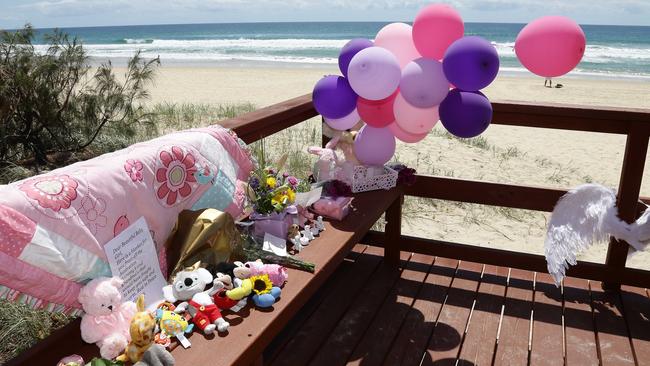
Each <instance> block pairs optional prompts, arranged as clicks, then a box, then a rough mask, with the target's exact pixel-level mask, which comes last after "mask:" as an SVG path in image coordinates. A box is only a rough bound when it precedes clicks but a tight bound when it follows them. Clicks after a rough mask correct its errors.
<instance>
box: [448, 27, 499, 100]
mask: <svg viewBox="0 0 650 366" xmlns="http://www.w3.org/2000/svg"><path fill="white" fill-rule="evenodd" d="M442 69H443V70H444V72H445V76H446V77H447V80H449V82H450V83H452V84H453V85H455V86H456V87H457V88H458V89H461V90H465V91H478V90H480V89H483V88H485V87H486V86H488V85H490V83H491V82H492V81H493V80H494V78H496V77H497V73H498V72H499V54H498V53H497V50H496V49H495V48H494V46H492V44H490V42H489V41H486V40H485V39H483V38H481V37H477V36H469V37H463V38H461V39H459V40H457V41H456V42H454V43H452V44H451V46H449V48H448V49H447V51H446V52H445V57H444V58H443V60H442Z"/></svg>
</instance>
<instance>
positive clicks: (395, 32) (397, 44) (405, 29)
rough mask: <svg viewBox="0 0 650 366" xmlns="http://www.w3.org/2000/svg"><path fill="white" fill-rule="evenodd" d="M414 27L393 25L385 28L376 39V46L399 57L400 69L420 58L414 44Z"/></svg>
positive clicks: (400, 24) (401, 24)
mask: <svg viewBox="0 0 650 366" xmlns="http://www.w3.org/2000/svg"><path fill="white" fill-rule="evenodd" d="M412 29H413V28H412V27H411V26H410V25H408V24H404V23H391V24H388V25H386V26H385V27H383V28H382V29H381V30H379V32H378V33H377V37H375V46H378V47H383V48H385V49H387V50H389V51H390V52H392V53H393V55H395V57H397V61H399V67H400V68H403V67H404V66H405V65H406V64H408V63H409V62H411V61H413V60H415V59H416V58H420V53H419V52H418V50H417V49H416V48H415V45H414V44H413V36H412Z"/></svg>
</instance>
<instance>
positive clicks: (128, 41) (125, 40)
mask: <svg viewBox="0 0 650 366" xmlns="http://www.w3.org/2000/svg"><path fill="white" fill-rule="evenodd" d="M153 42H154V40H153V39H137V38H136V39H134V38H123V39H120V40H118V43H123V44H150V43H153Z"/></svg>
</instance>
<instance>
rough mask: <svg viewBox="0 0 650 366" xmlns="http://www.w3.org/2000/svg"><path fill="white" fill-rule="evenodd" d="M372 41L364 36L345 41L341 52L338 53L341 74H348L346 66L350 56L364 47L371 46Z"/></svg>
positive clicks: (350, 58)
mask: <svg viewBox="0 0 650 366" xmlns="http://www.w3.org/2000/svg"><path fill="white" fill-rule="evenodd" d="M372 46H373V43H372V41H371V40H369V39H365V38H355V39H353V40H351V41H350V42H348V43H346V44H345V46H343V48H341V53H339V69H341V72H342V73H343V76H345V77H347V76H348V66H349V65H350V61H351V60H352V57H354V55H356V54H357V53H359V51H361V50H362V49H364V48H368V47H372Z"/></svg>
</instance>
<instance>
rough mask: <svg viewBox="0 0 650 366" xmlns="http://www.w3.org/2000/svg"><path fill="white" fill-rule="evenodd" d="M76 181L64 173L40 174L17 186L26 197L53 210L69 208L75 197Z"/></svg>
mask: <svg viewBox="0 0 650 366" xmlns="http://www.w3.org/2000/svg"><path fill="white" fill-rule="evenodd" d="M77 187H78V184H77V181H75V180H74V179H73V178H71V177H70V176H68V175H66V174H61V175H42V176H38V177H36V178H33V179H28V180H26V181H24V182H23V183H21V184H20V185H19V186H18V189H20V190H21V191H23V192H24V193H25V194H26V195H27V197H29V198H31V199H33V200H35V201H37V202H38V204H39V205H40V206H41V207H43V208H49V209H51V210H53V211H55V212H59V211H61V209H66V208H70V205H71V204H72V201H74V200H75V199H76V198H77Z"/></svg>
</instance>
